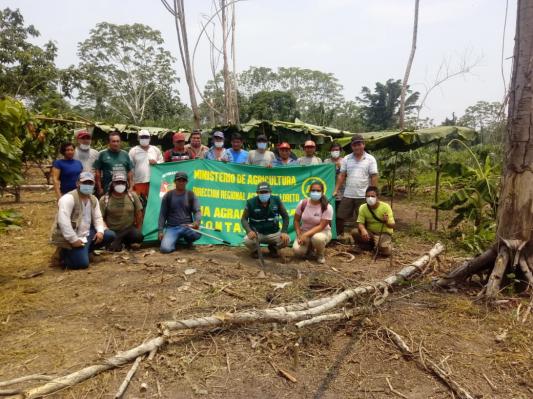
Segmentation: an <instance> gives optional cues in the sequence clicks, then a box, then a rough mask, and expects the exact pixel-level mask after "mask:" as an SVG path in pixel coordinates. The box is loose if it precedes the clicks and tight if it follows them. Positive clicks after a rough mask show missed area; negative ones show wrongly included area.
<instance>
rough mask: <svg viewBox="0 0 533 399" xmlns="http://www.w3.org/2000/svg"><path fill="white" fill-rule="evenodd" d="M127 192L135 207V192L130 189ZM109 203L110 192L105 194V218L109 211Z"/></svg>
mask: <svg viewBox="0 0 533 399" xmlns="http://www.w3.org/2000/svg"><path fill="white" fill-rule="evenodd" d="M126 194H127V196H128V198H129V199H130V201H131V203H132V204H133V207H134V208H135V198H133V194H132V193H131V192H130V191H126ZM108 205H109V193H107V194H106V195H104V214H103V215H102V217H103V218H104V219H105V216H106V213H107V206H108Z"/></svg>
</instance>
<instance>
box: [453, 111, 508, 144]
mask: <svg viewBox="0 0 533 399" xmlns="http://www.w3.org/2000/svg"><path fill="white" fill-rule="evenodd" d="M503 112H504V107H503V105H502V104H501V103H500V102H498V101H495V102H488V101H478V102H477V103H475V104H474V105H471V106H469V107H468V108H467V109H466V110H465V114H464V115H463V116H462V117H461V118H459V120H458V124H459V125H460V126H467V127H470V128H472V129H475V130H477V131H479V132H480V139H481V140H482V142H492V143H500V142H501V141H502V135H503V131H504V130H505V125H506V118H505V116H504V113H503Z"/></svg>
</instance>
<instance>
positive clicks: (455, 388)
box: [385, 328, 474, 399]
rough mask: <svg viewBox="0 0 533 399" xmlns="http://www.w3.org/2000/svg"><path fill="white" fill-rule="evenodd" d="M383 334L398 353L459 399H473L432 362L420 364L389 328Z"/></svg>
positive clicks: (428, 360) (427, 360)
mask: <svg viewBox="0 0 533 399" xmlns="http://www.w3.org/2000/svg"><path fill="white" fill-rule="evenodd" d="M385 332H386V333H387V336H388V337H389V339H390V340H391V341H392V342H394V344H395V345H396V346H397V347H398V349H400V352H402V354H403V355H404V356H406V357H407V358H408V359H414V360H415V361H416V362H417V364H418V365H419V366H420V367H421V368H422V369H425V370H428V371H430V372H431V373H432V374H433V375H435V376H437V377H438V378H439V379H440V380H441V381H442V382H444V383H445V384H446V385H447V386H448V388H450V389H451V390H452V391H453V393H454V394H455V395H456V396H457V397H458V398H460V399H474V396H472V395H471V394H470V392H468V391H467V390H466V389H465V388H463V387H461V386H460V385H459V384H458V383H457V382H456V381H454V380H453V379H452V378H451V377H450V376H449V375H448V374H447V373H446V372H445V371H444V370H442V369H441V368H440V367H439V366H438V365H437V364H436V363H435V362H434V361H433V360H431V359H428V358H424V361H423V362H422V361H421V360H419V359H418V358H417V357H416V356H415V354H414V353H413V351H412V350H411V348H409V346H408V345H407V344H406V343H405V341H404V340H403V338H402V337H401V336H400V335H399V334H398V333H396V332H394V331H392V330H391V329H390V328H385Z"/></svg>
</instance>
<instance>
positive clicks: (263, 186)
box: [256, 181, 272, 193]
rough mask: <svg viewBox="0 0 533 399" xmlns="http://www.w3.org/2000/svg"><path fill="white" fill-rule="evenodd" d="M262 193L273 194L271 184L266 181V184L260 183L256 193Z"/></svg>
mask: <svg viewBox="0 0 533 399" xmlns="http://www.w3.org/2000/svg"><path fill="white" fill-rule="evenodd" d="M261 191H268V192H269V193H270V192H272V188H270V184H268V183H267V182H266V181H264V182H262V183H259V184H258V185H257V190H256V192H261Z"/></svg>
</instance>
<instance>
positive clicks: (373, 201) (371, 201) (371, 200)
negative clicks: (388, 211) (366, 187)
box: [366, 197, 378, 206]
mask: <svg viewBox="0 0 533 399" xmlns="http://www.w3.org/2000/svg"><path fill="white" fill-rule="evenodd" d="M377 200H378V199H377V198H376V197H366V203H367V204H368V205H369V206H374V205H376V202H377Z"/></svg>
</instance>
